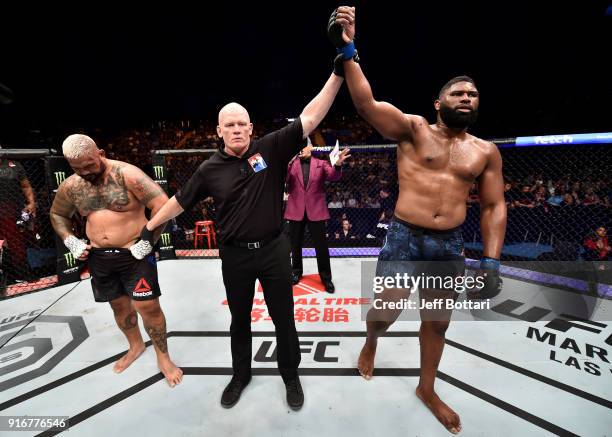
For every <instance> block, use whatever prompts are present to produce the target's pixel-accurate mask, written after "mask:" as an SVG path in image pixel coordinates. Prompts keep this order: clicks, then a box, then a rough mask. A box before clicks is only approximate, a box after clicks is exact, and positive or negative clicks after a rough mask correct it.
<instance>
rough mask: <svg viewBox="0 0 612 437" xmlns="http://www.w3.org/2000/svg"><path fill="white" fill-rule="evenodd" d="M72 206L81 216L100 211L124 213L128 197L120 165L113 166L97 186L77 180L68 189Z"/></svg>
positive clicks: (128, 201) (128, 200)
mask: <svg viewBox="0 0 612 437" xmlns="http://www.w3.org/2000/svg"><path fill="white" fill-rule="evenodd" d="M70 197H71V200H72V202H73V203H74V205H75V206H76V207H77V208H78V210H79V211H80V212H81V214H83V215H87V214H89V213H90V212H93V211H99V210H101V209H109V210H111V211H125V210H126V209H127V206H128V205H129V203H130V197H129V193H128V190H127V187H126V186H125V180H124V178H123V173H122V169H121V166H120V165H116V164H115V165H113V167H112V169H111V171H110V173H109V174H108V176H107V178H106V180H105V181H104V182H102V183H101V184H99V185H94V184H91V183H90V182H87V181H86V180H83V179H80V180H78V181H77V182H76V183H75V184H74V185H73V186H72V187H71V189H70Z"/></svg>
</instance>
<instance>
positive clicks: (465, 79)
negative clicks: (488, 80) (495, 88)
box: [438, 76, 476, 98]
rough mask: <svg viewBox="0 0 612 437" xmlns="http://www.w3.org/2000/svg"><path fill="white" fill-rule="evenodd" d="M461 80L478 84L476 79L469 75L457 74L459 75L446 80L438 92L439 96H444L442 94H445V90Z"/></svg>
mask: <svg viewBox="0 0 612 437" xmlns="http://www.w3.org/2000/svg"><path fill="white" fill-rule="evenodd" d="M459 82H469V83H471V84H472V85H474V86H476V82H474V79H472V78H471V77H469V76H457V77H453V78H452V79H451V80H449V81H448V82H446V83H445V84H444V86H443V87H442V88H440V92H439V93H438V98H440V97H442V94H444V92H445V91H446V90H447V89H449V88H450V87H452V86H453V85H454V84H456V83H459Z"/></svg>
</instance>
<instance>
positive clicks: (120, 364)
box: [113, 343, 146, 373]
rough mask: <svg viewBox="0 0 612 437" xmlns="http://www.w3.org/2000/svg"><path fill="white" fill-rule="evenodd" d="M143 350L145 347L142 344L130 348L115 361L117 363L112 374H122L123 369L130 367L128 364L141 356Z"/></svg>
mask: <svg viewBox="0 0 612 437" xmlns="http://www.w3.org/2000/svg"><path fill="white" fill-rule="evenodd" d="M145 349H146V347H145V344H144V343H142V344H140V345H138V346H133V347H130V348H129V349H128V351H127V353H126V354H125V355H124V356H122V357H121V358H119V359H118V360H117V362H116V363H115V365H114V366H113V372H115V373H121V372H123V371H124V370H125V369H127V368H128V367H129V366H130V364H132V363H133V362H134V361H135V360H136V358H138V357H139V356H140V355H142V353H143V352H144V350H145Z"/></svg>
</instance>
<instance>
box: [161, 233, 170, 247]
mask: <svg viewBox="0 0 612 437" xmlns="http://www.w3.org/2000/svg"><path fill="white" fill-rule="evenodd" d="M160 238H161V244H162V246H169V245H170V234H169V233H167V232H165V233H163V234H161V236H160Z"/></svg>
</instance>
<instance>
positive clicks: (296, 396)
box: [285, 376, 304, 411]
mask: <svg viewBox="0 0 612 437" xmlns="http://www.w3.org/2000/svg"><path fill="white" fill-rule="evenodd" d="M285 387H286V388H287V404H289V408H291V409H292V410H293V411H298V410H299V409H300V408H302V405H304V392H303V391H302V384H300V378H299V376H296V377H295V378H294V379H292V380H291V381H288V382H286V383H285Z"/></svg>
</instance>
